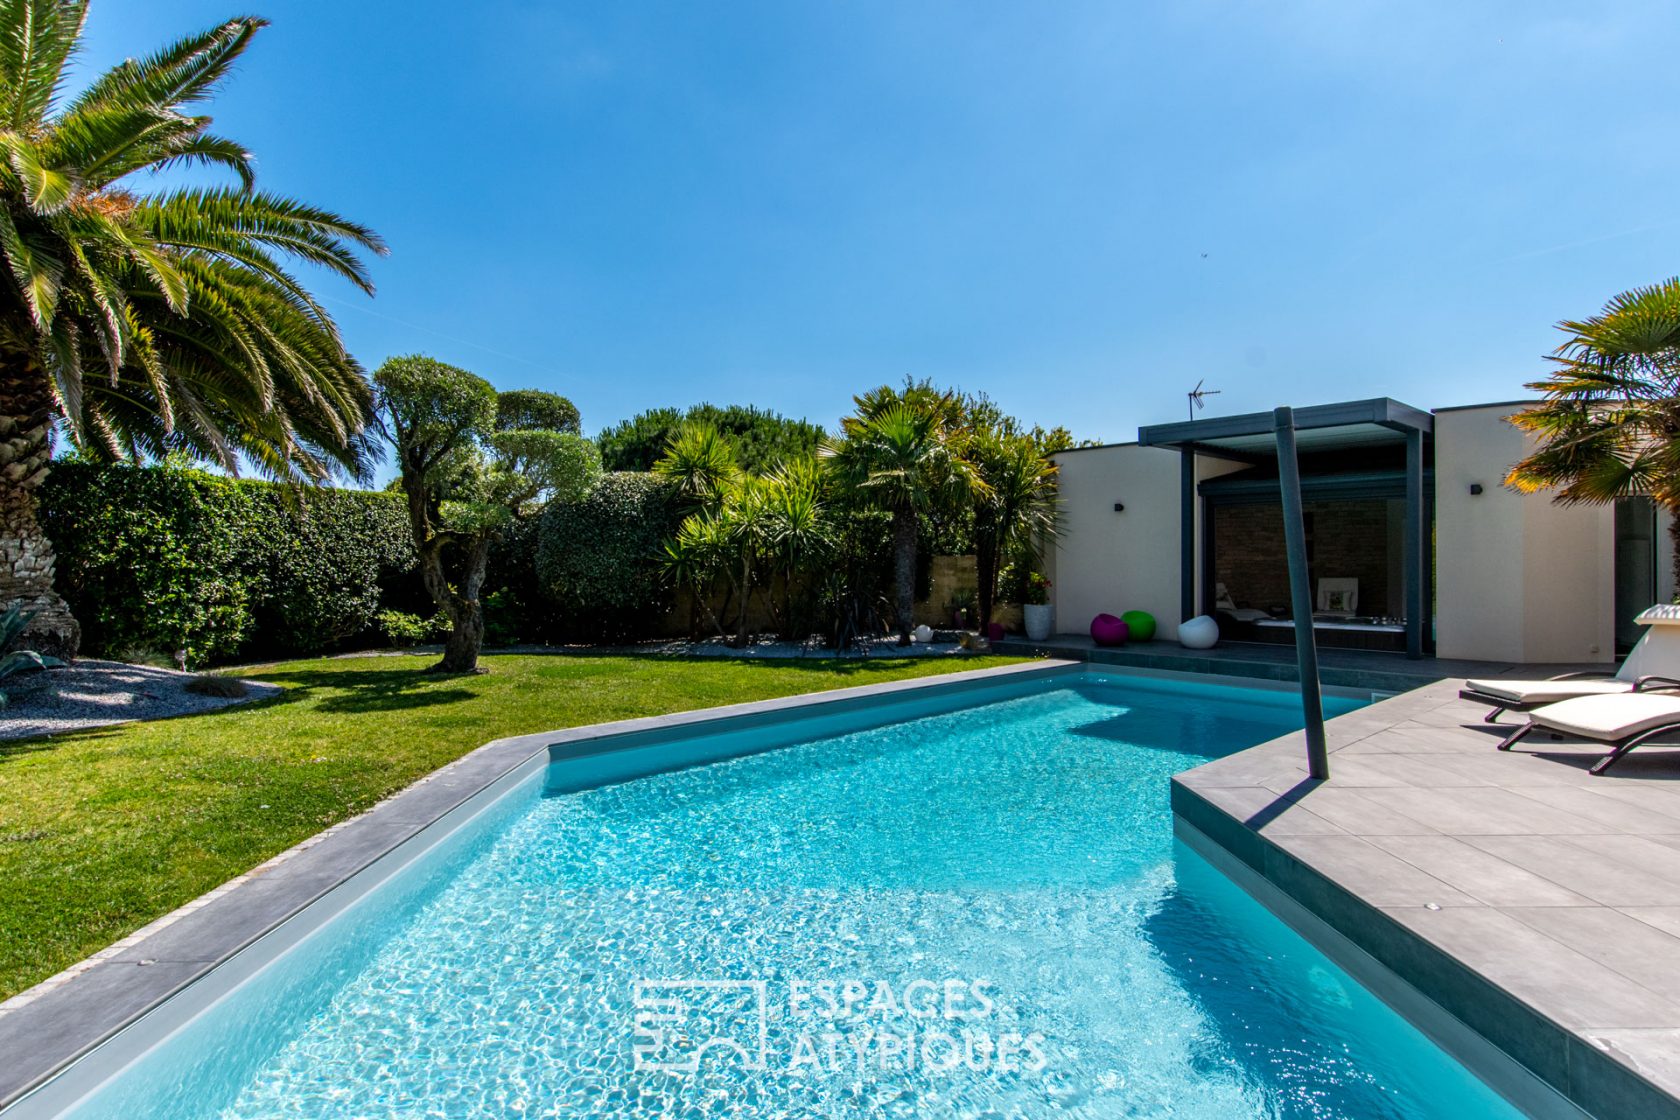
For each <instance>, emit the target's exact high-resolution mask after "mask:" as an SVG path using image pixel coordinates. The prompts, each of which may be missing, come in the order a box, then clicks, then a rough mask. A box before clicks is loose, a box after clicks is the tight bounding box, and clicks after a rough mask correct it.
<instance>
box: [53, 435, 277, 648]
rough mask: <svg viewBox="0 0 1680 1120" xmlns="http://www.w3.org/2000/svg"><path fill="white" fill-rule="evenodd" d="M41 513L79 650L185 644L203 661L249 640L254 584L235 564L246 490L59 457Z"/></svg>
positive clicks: (246, 518)
mask: <svg viewBox="0 0 1680 1120" xmlns="http://www.w3.org/2000/svg"><path fill="white" fill-rule="evenodd" d="M40 510H41V522H42V525H43V527H44V528H45V529H46V531H47V535H48V536H49V537H51V538H52V542H53V548H54V550H55V551H56V552H57V554H58V568H57V583H58V590H59V593H60V594H62V595H63V596H64V598H65V599H66V600H67V601H68V602H69V604H70V609H71V610H72V611H73V612H74V613H75V615H76V618H77V620H78V621H80V622H81V624H82V643H83V646H84V648H86V649H88V650H90V651H95V652H111V653H114V652H117V651H120V650H125V649H132V648H144V649H154V650H159V651H162V652H164V653H167V654H171V655H173V654H175V653H176V651H184V658H183V660H184V661H185V663H186V664H188V665H201V664H203V663H204V662H206V661H210V660H213V659H216V658H220V657H230V656H232V655H233V654H234V653H235V652H236V651H237V650H238V649H239V647H240V645H241V644H243V642H244V641H245V639H246V636H247V635H248V634H249V632H250V628H251V597H252V592H253V585H254V584H255V582H256V580H255V578H254V576H253V575H252V574H251V573H250V572H249V571H248V570H246V568H245V567H244V566H242V565H241V563H240V560H241V555H240V552H241V548H240V545H241V541H242V540H243V539H244V538H245V536H246V534H247V532H248V530H249V527H250V525H251V521H252V502H251V500H250V495H249V494H248V493H247V492H246V491H245V490H244V489H241V488H240V487H238V486H235V485H233V484H231V483H229V482H228V481H226V480H225V479H221V478H217V477H216V476H214V475H210V474H207V473H205V472H203V471H195V470H186V469H182V468H180V467H178V466H174V465H166V466H161V467H144V468H142V467H130V466H120V465H119V466H111V467H100V466H95V465H93V464H91V463H80V462H76V463H61V464H59V465H58V466H57V467H55V469H54V470H53V473H52V474H50V475H49V476H48V477H47V480H46V482H45V483H43V484H42V487H41V493H40Z"/></svg>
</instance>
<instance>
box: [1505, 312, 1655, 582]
mask: <svg viewBox="0 0 1680 1120" xmlns="http://www.w3.org/2000/svg"><path fill="white" fill-rule="evenodd" d="M1558 329H1559V330H1561V331H1563V332H1564V333H1565V335H1566V336H1567V337H1566V339H1565V340H1564V342H1563V344H1562V345H1560V346H1559V347H1558V348H1557V350H1556V351H1555V352H1554V353H1553V354H1552V356H1551V358H1550V360H1551V361H1552V362H1554V363H1556V365H1557V368H1556V369H1555V370H1553V371H1552V373H1551V375H1550V376H1549V377H1547V378H1546V379H1545V380H1544V381H1536V382H1533V383H1531V384H1530V385H1529V388H1531V389H1535V390H1537V391H1539V392H1540V393H1542V394H1544V398H1545V399H1544V400H1542V401H1541V402H1540V403H1538V404H1535V405H1531V406H1530V407H1528V408H1526V409H1524V410H1523V411H1521V412H1519V413H1517V414H1516V415H1515V416H1512V417H1511V422H1512V423H1513V424H1515V425H1516V426H1517V427H1519V428H1522V429H1523V430H1524V431H1527V432H1531V433H1533V434H1534V435H1535V436H1537V437H1538V439H1539V446H1538V447H1536V448H1535V450H1534V451H1533V452H1531V453H1530V454H1529V455H1528V457H1527V458H1525V459H1523V460H1522V461H1521V462H1519V463H1518V464H1516V466H1514V467H1512V468H1511V472H1510V474H1509V475H1508V476H1507V477H1506V479H1505V483H1506V485H1508V486H1511V487H1514V488H1515V489H1517V490H1520V491H1523V492H1525V493H1532V492H1534V491H1538V490H1556V491H1557V501H1559V502H1562V503H1565V504H1574V503H1590V504H1604V503H1609V502H1615V501H1619V500H1621V499H1623V498H1632V497H1648V498H1650V499H1651V500H1652V501H1653V502H1654V503H1656V504H1657V505H1658V506H1659V507H1661V508H1662V509H1665V510H1667V511H1668V513H1669V514H1670V515H1671V521H1670V532H1671V534H1672V540H1673V544H1674V565H1675V570H1676V573H1677V574H1680V279H1671V280H1666V281H1664V282H1662V283H1660V284H1655V285H1652V286H1650V287H1645V288H1635V289H1633V290H1632V291H1628V292H1623V293H1622V294H1620V295H1618V296H1616V297H1615V298H1614V299H1612V300H1611V301H1610V302H1609V303H1607V304H1606V305H1605V307H1604V310H1603V311H1601V312H1600V313H1599V314H1597V315H1595V316H1593V317H1592V318H1590V319H1586V320H1583V321H1581V322H1569V321H1566V322H1562V323H1559V324H1558Z"/></svg>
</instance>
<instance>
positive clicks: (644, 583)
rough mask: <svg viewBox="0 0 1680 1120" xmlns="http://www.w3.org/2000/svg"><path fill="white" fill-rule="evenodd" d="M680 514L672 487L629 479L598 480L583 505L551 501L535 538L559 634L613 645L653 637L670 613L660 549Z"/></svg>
mask: <svg viewBox="0 0 1680 1120" xmlns="http://www.w3.org/2000/svg"><path fill="white" fill-rule="evenodd" d="M680 514H681V511H680V509H679V508H678V503H677V500H676V492H675V489H674V488H673V487H672V486H671V485H670V484H669V483H667V482H665V481H663V480H662V479H659V478H656V477H654V476H653V475H651V474H639V473H630V472H618V473H613V474H606V475H603V476H602V477H601V481H600V484H599V485H597V486H596V487H595V489H594V490H593V491H591V492H590V493H589V495H588V496H586V497H584V498H582V499H580V500H577V501H554V502H550V503H549V505H548V508H547V509H545V510H544V511H543V514H542V518H541V521H540V524H539V527H538V532H537V577H538V579H539V581H540V583H541V586H542V589H543V593H544V594H545V595H546V596H547V597H548V598H549V600H550V601H551V602H552V603H553V604H554V605H555V607H556V608H557V609H558V610H559V612H560V618H561V620H562V624H563V627H564V629H566V630H569V631H571V632H572V633H574V634H576V635H579V636H584V637H615V638H616V637H623V636H625V635H627V634H637V633H646V632H649V631H651V630H652V629H653V628H654V627H655V626H656V625H657V623H658V621H659V619H660V618H662V617H663V616H664V615H666V614H668V613H669V612H670V610H671V607H672V598H673V597H672V593H671V588H670V586H669V584H668V582H667V581H666V579H665V577H664V575H663V574H662V572H661V551H660V550H661V546H662V544H663V542H664V541H665V540H666V539H667V538H669V537H671V536H672V535H674V534H675V533H676V531H677V526H678V524H679V523H680V522H681V520H682V518H681V516H680Z"/></svg>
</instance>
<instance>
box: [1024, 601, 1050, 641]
mask: <svg viewBox="0 0 1680 1120" xmlns="http://www.w3.org/2000/svg"><path fill="white" fill-rule="evenodd" d="M1055 612H1056V608H1055V607H1053V606H1051V605H1050V604H1049V603H1025V604H1023V605H1022V607H1021V615H1022V617H1023V619H1024V620H1025V622H1026V624H1027V637H1028V638H1029V639H1030V640H1032V641H1035V642H1042V641H1043V640H1044V639H1046V638H1048V637H1049V636H1050V627H1051V624H1052V623H1053V622H1054V621H1055V617H1056V613H1055Z"/></svg>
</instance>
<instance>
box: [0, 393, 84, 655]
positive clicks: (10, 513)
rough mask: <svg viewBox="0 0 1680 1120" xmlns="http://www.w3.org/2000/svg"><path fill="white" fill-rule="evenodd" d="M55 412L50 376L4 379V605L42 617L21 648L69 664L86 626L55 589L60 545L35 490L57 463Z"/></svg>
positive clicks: (0, 415) (0, 505) (0, 526)
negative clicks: (55, 545) (47, 527)
mask: <svg viewBox="0 0 1680 1120" xmlns="http://www.w3.org/2000/svg"><path fill="white" fill-rule="evenodd" d="M20 374H21V376H20ZM51 407H52V398H51V397H50V396H49V395H48V393H47V383H46V375H45V374H44V373H43V372H41V370H40V369H38V368H36V367H35V366H34V364H33V363H31V364H30V365H29V366H27V367H25V368H24V369H22V370H21V371H15V372H13V373H12V375H11V376H7V377H5V378H0V608H4V607H7V606H10V605H11V604H12V603H21V604H22V606H23V609H24V610H25V611H33V612H34V614H35V617H34V618H33V619H31V620H30V623H29V625H28V627H27V628H26V629H25V630H24V632H23V637H22V638H21V639H20V641H19V644H20V645H23V646H27V647H29V648H31V649H35V650H39V651H40V652H41V653H45V654H49V655H51V656H53V657H62V658H65V659H69V658H72V657H74V656H75V655H76V650H77V647H79V646H80V645H81V639H82V628H81V627H80V626H79V625H77V623H76V619H75V616H73V615H72V614H71V613H70V606H69V604H67V603H66V602H65V601H64V599H63V598H62V597H60V596H59V594H58V592H56V591H54V590H53V550H52V542H51V541H50V540H48V539H47V535H46V533H44V532H42V531H41V523H40V521H39V519H37V517H36V515H35V488H36V487H37V486H39V485H40V484H41V482H42V481H43V480H44V479H45V478H46V477H47V470H48V467H49V466H50V458H51V448H50V446H49V443H48V436H49V434H50V433H51V430H52V412H51Z"/></svg>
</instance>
